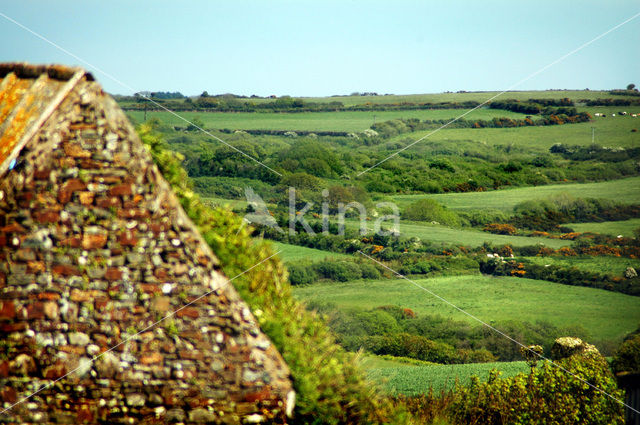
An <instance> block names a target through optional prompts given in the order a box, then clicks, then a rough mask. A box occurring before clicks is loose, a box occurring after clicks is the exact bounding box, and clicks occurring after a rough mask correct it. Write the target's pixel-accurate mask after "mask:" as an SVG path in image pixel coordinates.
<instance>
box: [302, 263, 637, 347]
mask: <svg viewBox="0 0 640 425" xmlns="http://www.w3.org/2000/svg"><path fill="white" fill-rule="evenodd" d="M414 282H416V283H417V284H419V285H421V286H423V287H425V288H427V289H428V290H430V291H433V292H434V293H435V294H437V295H439V296H441V297H443V298H445V299H446V300H448V301H449V302H451V303H453V304H454V305H457V306H458V307H460V308H461V309H463V310H465V311H467V312H469V313H471V314H473V315H475V316H476V317H478V318H479V319H480V320H483V321H486V322H492V321H502V320H521V321H528V322H536V321H546V322H549V323H551V324H553V325H556V326H572V325H580V326H582V327H584V329H586V330H587V332H588V333H589V335H590V338H592V339H593V340H594V341H595V340H619V339H620V338H622V337H623V336H624V335H626V334H627V333H629V332H631V331H633V330H635V329H636V328H637V327H638V324H639V323H640V297H632V296H629V295H624V294H620V293H615V292H609V291H604V290H600V289H593V288H586V287H579V286H567V285H561V284H557V283H551V282H546V281H541V280H531V279H523V278H516V277H492V276H455V277H442V278H433V279H415V280H414ZM294 294H295V296H296V297H298V298H299V299H301V300H305V301H312V300H313V301H320V302H327V303H332V304H335V305H336V306H337V307H338V308H362V309H370V308H373V307H376V306H381V305H398V306H400V307H403V308H410V309H412V310H413V311H415V312H416V313H417V314H440V315H442V316H446V317H451V318H454V319H458V320H468V321H470V322H474V321H473V319H471V318H470V317H468V316H466V315H464V314H462V313H460V312H459V311H457V310H455V309H454V308H452V307H451V306H449V305H447V304H445V303H444V302H443V301H441V300H439V299H438V298H436V297H434V296H433V295H431V294H430V293H428V292H426V291H424V290H422V289H420V288H418V287H416V286H415V285H413V284H411V283H410V282H408V281H406V280H404V279H401V280H379V281H365V282H363V281H357V282H350V283H331V284H324V283H323V284H315V285H310V286H307V287H298V288H295V289H294ZM521 342H523V343H527V341H521Z"/></svg>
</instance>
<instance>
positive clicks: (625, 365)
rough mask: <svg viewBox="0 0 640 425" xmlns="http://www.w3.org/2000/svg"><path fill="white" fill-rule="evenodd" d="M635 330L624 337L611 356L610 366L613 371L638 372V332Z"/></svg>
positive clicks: (639, 369)
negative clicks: (612, 356)
mask: <svg viewBox="0 0 640 425" xmlns="http://www.w3.org/2000/svg"><path fill="white" fill-rule="evenodd" d="M639 331H640V329H639ZM637 332H638V331H636V333H634V334H631V335H630V336H628V337H627V338H625V341H624V342H623V343H622V345H621V346H620V348H619V349H618V352H617V353H616V355H615V357H614V358H613V361H612V362H611V367H612V368H613V371H614V372H615V373H620V372H630V373H640V333H637Z"/></svg>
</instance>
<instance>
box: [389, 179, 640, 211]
mask: <svg viewBox="0 0 640 425" xmlns="http://www.w3.org/2000/svg"><path fill="white" fill-rule="evenodd" d="M565 192H566V193H568V194H570V195H571V196H573V197H574V198H604V199H611V200H614V201H618V202H625V203H630V204H632V203H639V202H640V177H630V178H626V179H620V180H611V181H605V182H598V183H567V184H551V185H546V186H532V187H523V188H515V189H502V190H494V191H487V192H464V193H446V194H431V195H397V196H393V197H391V199H392V200H393V201H394V202H396V203H397V204H398V206H399V207H400V208H403V207H404V206H406V205H407V204H409V203H411V202H414V201H416V200H418V199H421V198H431V199H435V200H436V201H438V202H439V203H441V204H442V205H444V206H446V207H447V208H450V209H453V210H476V209H497V210H503V211H509V212H510V211H512V210H513V207H514V206H516V205H517V204H519V203H520V202H523V201H528V200H531V199H543V198H548V197H550V196H553V195H558V194H561V193H565Z"/></svg>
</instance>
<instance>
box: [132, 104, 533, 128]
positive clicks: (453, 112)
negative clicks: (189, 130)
mask: <svg viewBox="0 0 640 425" xmlns="http://www.w3.org/2000/svg"><path fill="white" fill-rule="evenodd" d="M464 112H465V110H464V109H434V110H425V111H372V112H368V111H342V112H300V113H271V112H180V113H179V115H180V116H182V117H184V118H186V119H187V120H190V121H191V120H193V119H194V118H198V119H199V120H201V121H202V122H203V123H204V125H205V127H206V128H207V129H223V128H226V129H231V130H255V129H260V130H291V131H296V130H303V131H353V132H361V131H363V130H366V129H367V128H369V127H371V125H372V124H373V123H374V116H375V122H382V121H387V120H392V119H397V118H418V119H420V120H426V119H430V120H440V119H452V118H455V117H457V116H459V115H460V114H462V113H464ZM127 114H128V115H130V116H131V117H133V118H134V120H135V121H136V122H142V121H143V119H144V111H127ZM525 116H526V115H524V114H518V113H514V112H509V111H502V110H496V109H488V108H481V109H477V110H475V111H473V112H472V113H470V114H469V115H467V116H466V117H465V118H468V119H484V120H489V119H492V118H494V117H510V118H524V117H525ZM150 118H158V119H160V120H161V121H162V122H164V123H166V124H169V125H178V126H183V127H184V126H186V125H187V124H186V123H185V122H184V121H182V120H180V119H179V118H177V117H175V116H174V115H172V114H170V113H169V112H165V111H149V112H147V119H150Z"/></svg>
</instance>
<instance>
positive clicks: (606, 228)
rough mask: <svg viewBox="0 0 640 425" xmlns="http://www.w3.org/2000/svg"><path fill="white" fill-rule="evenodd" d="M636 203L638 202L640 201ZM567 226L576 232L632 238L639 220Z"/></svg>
mask: <svg viewBox="0 0 640 425" xmlns="http://www.w3.org/2000/svg"><path fill="white" fill-rule="evenodd" d="M637 202H640V200H638V201H637ZM567 226H568V227H571V228H572V229H573V230H575V231H576V232H593V233H602V234H607V235H614V236H617V235H622V236H627V237H632V236H633V231H634V230H635V229H638V228H640V218H632V219H631V220H623V221H604V222H602V223H569V224H567Z"/></svg>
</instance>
